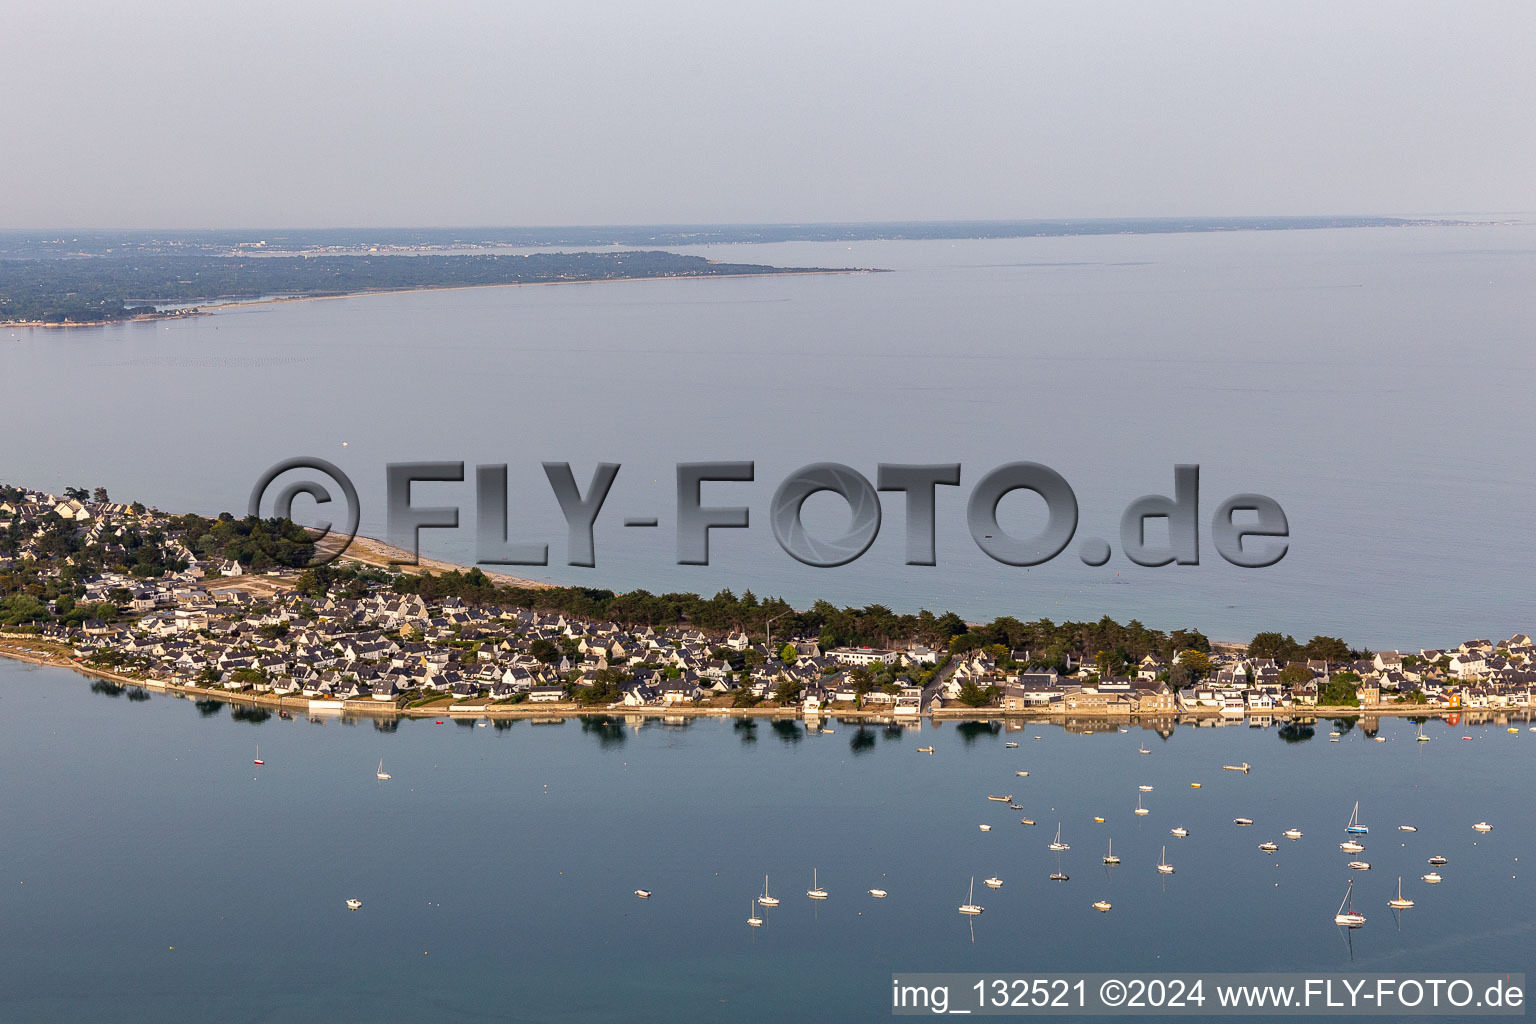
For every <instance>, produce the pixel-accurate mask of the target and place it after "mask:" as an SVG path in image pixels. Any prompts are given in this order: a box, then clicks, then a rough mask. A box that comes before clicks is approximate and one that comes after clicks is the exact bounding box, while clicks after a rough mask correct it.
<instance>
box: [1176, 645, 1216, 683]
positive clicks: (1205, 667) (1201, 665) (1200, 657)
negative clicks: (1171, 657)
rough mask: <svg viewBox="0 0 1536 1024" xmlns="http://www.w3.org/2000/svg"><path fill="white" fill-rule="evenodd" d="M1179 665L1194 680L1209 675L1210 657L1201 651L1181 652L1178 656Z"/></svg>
mask: <svg viewBox="0 0 1536 1024" xmlns="http://www.w3.org/2000/svg"><path fill="white" fill-rule="evenodd" d="M1179 664H1180V665H1183V666H1184V667H1185V668H1187V669H1188V670H1189V672H1190V675H1192V676H1193V677H1194V678H1195V679H1196V680H1199V679H1202V678H1204V677H1205V676H1208V675H1210V674H1211V659H1210V656H1209V655H1207V654H1205V653H1204V652H1202V651H1194V650H1190V651H1183V652H1182V653H1180V654H1179Z"/></svg>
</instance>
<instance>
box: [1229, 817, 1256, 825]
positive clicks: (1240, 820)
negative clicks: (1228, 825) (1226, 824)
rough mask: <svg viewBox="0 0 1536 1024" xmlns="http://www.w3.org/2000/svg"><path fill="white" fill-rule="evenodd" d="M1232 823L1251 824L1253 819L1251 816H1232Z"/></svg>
mask: <svg viewBox="0 0 1536 1024" xmlns="http://www.w3.org/2000/svg"><path fill="white" fill-rule="evenodd" d="M1232 824H1234V825H1252V824H1253V819H1252V818H1233V819H1232Z"/></svg>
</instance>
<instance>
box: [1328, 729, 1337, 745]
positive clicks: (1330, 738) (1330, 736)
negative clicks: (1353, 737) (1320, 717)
mask: <svg viewBox="0 0 1536 1024" xmlns="http://www.w3.org/2000/svg"><path fill="white" fill-rule="evenodd" d="M1328 742H1329V743H1337V742H1339V734H1338V733H1336V732H1332V733H1329V734H1328Z"/></svg>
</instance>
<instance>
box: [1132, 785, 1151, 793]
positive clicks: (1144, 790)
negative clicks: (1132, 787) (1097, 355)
mask: <svg viewBox="0 0 1536 1024" xmlns="http://www.w3.org/2000/svg"><path fill="white" fill-rule="evenodd" d="M1136 788H1137V789H1139V790H1141V791H1142V792H1143V793H1150V792H1152V787H1151V786H1137V787H1136Z"/></svg>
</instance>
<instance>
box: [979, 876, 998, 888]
mask: <svg viewBox="0 0 1536 1024" xmlns="http://www.w3.org/2000/svg"><path fill="white" fill-rule="evenodd" d="M981 881H982V883H983V884H985V885H986V887H987V888H988V889H1001V888H1002V887H1003V880H1002V879H1001V878H998V877H997V876H996V875H993V876H992V877H991V878H983V879H982V880H981Z"/></svg>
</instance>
